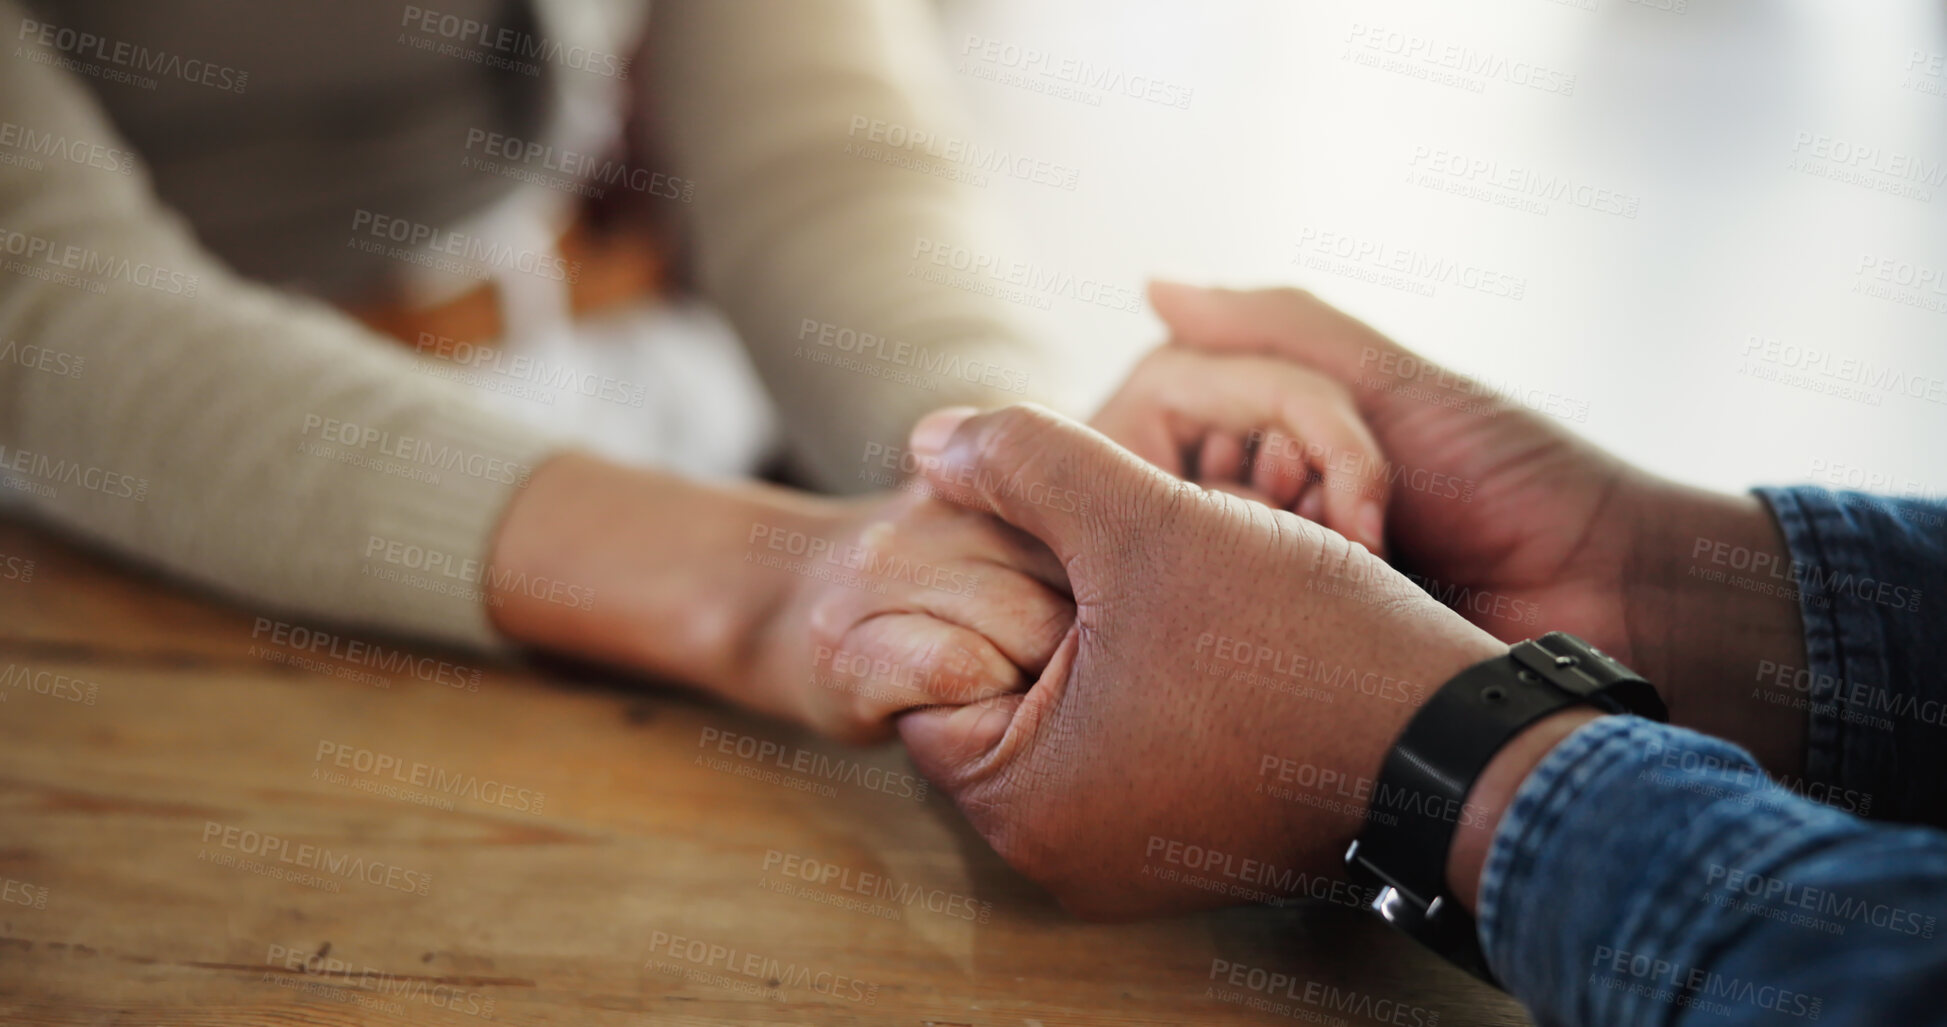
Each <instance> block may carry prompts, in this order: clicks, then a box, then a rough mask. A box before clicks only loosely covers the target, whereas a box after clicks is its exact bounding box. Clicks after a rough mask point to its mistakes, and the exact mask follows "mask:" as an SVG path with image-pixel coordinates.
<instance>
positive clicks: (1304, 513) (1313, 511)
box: [1291, 485, 1325, 524]
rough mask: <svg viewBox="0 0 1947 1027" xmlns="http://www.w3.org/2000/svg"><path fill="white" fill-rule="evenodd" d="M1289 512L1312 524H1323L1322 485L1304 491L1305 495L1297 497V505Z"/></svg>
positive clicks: (1323, 503)
mask: <svg viewBox="0 0 1947 1027" xmlns="http://www.w3.org/2000/svg"><path fill="white" fill-rule="evenodd" d="M1291 512H1292V513H1295V514H1297V515H1298V516H1300V517H1303V518H1304V519H1306V520H1308V521H1311V522H1313V523H1314V524H1323V523H1325V521H1324V515H1325V489H1324V487H1323V486H1322V485H1313V486H1312V487H1310V488H1308V489H1306V490H1305V494H1304V495H1302V496H1299V497H1298V505H1297V506H1296V507H1295V508H1293V509H1292V511H1291Z"/></svg>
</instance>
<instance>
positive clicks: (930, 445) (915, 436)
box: [908, 407, 980, 456]
mask: <svg viewBox="0 0 1947 1027" xmlns="http://www.w3.org/2000/svg"><path fill="white" fill-rule="evenodd" d="M979 412H980V411H978V410H976V409H974V408H973V407H941V408H940V409H938V410H935V411H933V412H932V413H930V414H927V415H926V416H925V417H922V418H920V419H919V422H918V423H917V424H914V425H913V432H912V434H911V435H910V436H908V441H909V442H910V443H911V444H912V447H913V452H915V453H917V454H921V455H925V456H932V455H934V454H936V453H938V452H939V451H940V450H943V449H945V448H946V444H947V440H949V439H951V438H953V432H954V430H955V429H957V428H959V427H960V425H961V424H962V423H964V422H965V421H966V420H967V418H969V417H972V416H973V415H975V414H977V413H979Z"/></svg>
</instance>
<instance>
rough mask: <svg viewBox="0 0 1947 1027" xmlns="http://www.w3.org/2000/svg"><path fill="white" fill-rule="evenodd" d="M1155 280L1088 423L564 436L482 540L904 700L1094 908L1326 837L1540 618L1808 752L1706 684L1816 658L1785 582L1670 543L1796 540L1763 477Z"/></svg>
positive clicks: (1023, 864) (700, 676)
mask: <svg viewBox="0 0 1947 1027" xmlns="http://www.w3.org/2000/svg"><path fill="white" fill-rule="evenodd" d="M1151 301H1152V303H1153V304H1154V306H1155V307H1156V309H1157V311H1158V312H1159V313H1160V314H1161V315H1162V317H1163V320H1164V321H1165V323H1166V324H1167V325H1168V327H1169V329H1170V334H1171V340H1170V342H1169V343H1168V344H1167V345H1165V346H1163V347H1161V348H1159V349H1158V350H1156V351H1154V352H1153V353H1151V354H1150V355H1149V356H1147V357H1146V358H1145V359H1144V360H1143V361H1142V362H1141V363H1140V364H1139V365H1138V367H1137V368H1136V370H1135V372H1134V373H1133V374H1132V376H1131V377H1130V379H1129V380H1128V381H1127V382H1126V383H1125V384H1124V385H1123V387H1122V388H1121V389H1120V391H1118V392H1117V393H1116V394H1115V396H1114V397H1113V398H1111V399H1110V400H1109V402H1108V403H1107V404H1106V405H1105V406H1104V407H1103V409H1102V410H1101V411H1100V412H1099V413H1098V414H1097V415H1096V417H1095V418H1094V419H1093V421H1092V426H1086V427H1085V426H1083V425H1081V424H1078V423H1075V422H1073V421H1070V420H1067V419H1064V418H1062V417H1059V416H1057V415H1055V414H1052V413H1049V412H1047V411H1045V410H1042V409H1039V408H1034V407H1009V408H1005V409H1001V410H996V411H991V412H986V413H976V412H974V411H971V410H966V409H959V410H943V411H938V412H935V413H934V414H932V415H930V416H929V417H927V418H925V419H923V420H922V421H921V422H920V423H919V424H918V425H917V426H916V427H915V428H914V430H913V433H912V438H911V441H910V446H909V451H908V452H907V453H905V454H901V455H900V458H899V464H898V466H899V467H900V468H901V469H903V470H906V471H908V472H913V477H912V478H911V479H910V480H909V481H908V482H907V484H906V487H905V488H904V489H902V490H900V491H895V492H893V493H890V494H881V495H879V496H874V497H867V498H861V499H831V498H826V497H818V496H811V495H808V494H805V493H801V492H796V491H792V490H788V489H781V488H776V487H774V486H769V485H764V484H761V483H737V484H708V483H695V482H688V481H685V480H683V479H680V478H676V477H672V476H668V475H660V474H657V473H655V472H649V471H639V470H633V469H624V468H618V467H615V466H613V465H609V464H606V463H604V462H602V461H600V460H597V459H593V458H589V457H585V456H577V455H564V456H562V457H559V458H557V459H555V460H552V461H550V462H549V463H548V464H547V465H545V466H544V467H542V468H541V469H540V470H539V471H538V472H537V474H536V475H535V478H534V481H533V483H532V485H531V486H530V488H529V489H528V490H527V491H526V493H525V494H524V495H523V497H522V498H520V499H519V500H517V501H516V502H515V503H514V504H513V505H512V507H511V508H510V510H509V513H508V514H507V515H506V517H505V519H504V520H503V522H502V525H501V527H500V529H499V532H498V535H497V540H496V544H495V548H494V555H493V561H494V564H495V566H496V568H499V569H504V570H506V571H508V572H509V574H507V575H505V576H506V577H508V578H510V579H520V578H521V577H522V576H523V575H525V576H526V577H527V578H534V577H537V576H538V577H541V578H546V579H548V580H557V581H573V582H578V583H583V584H587V585H591V586H592V587H593V588H594V591H595V593H596V594H597V596H598V601H597V602H596V603H595V604H593V606H592V608H590V609H587V610H579V609H569V608H566V607H563V606H560V605H557V604H551V603H547V602H544V601H539V600H536V599H535V598H533V596H532V595H529V594H526V593H523V592H518V591H513V592H508V593H506V594H504V595H496V596H495V597H494V599H495V603H494V605H493V606H492V608H491V616H492V617H493V619H494V622H495V624H496V625H497V626H498V627H499V628H500V629H501V630H502V631H503V632H504V633H505V634H506V635H507V636H508V637H509V638H510V639H513V640H515V641H517V642H524V643H528V644H535V645H540V646H543V647H546V648H550V649H555V650H560V651H566V652H570V653H575V654H577V655H580V656H583V657H593V658H596V659H601V660H605V661H609V662H614V663H617V664H620V665H623V666H628V667H632V668H636V669H639V670H644V671H648V672H651V673H653V674H656V675H658V676H660V677H664V678H666V679H669V680H673V681H681V682H686V683H690V684H692V685H695V686H697V687H701V688H704V689H706V690H708V691H710V692H711V693H713V694H716V695H718V696H721V697H723V698H725V699H728V700H731V701H733V702H737V703H739V704H742V705H744V706H747V707H751V708H754V709H758V710H761V711H764V712H768V713H771V714H774V715H777V716H781V717H785V718H787V719H792V720H795V721H798V722H800V723H804V724H807V725H809V726H811V727H813V728H815V729H817V730H819V731H821V732H823V733H825V734H827V735H830V736H832V737H835V738H839V739H842V740H846V741H855V742H869V741H877V740H882V739H884V738H887V737H889V736H890V735H892V734H893V733H895V732H896V733H897V734H898V735H899V736H900V737H901V738H902V739H903V740H904V742H905V743H906V745H907V747H908V749H909V750H910V752H911V754H912V758H913V760H914V761H915V763H916V764H917V765H918V767H919V768H920V769H921V770H922V771H923V772H925V773H926V774H927V775H928V776H929V777H930V778H931V779H932V780H933V781H934V782H936V784H938V785H939V786H940V787H941V788H942V789H943V790H944V791H945V792H946V793H947V794H949V795H951V796H952V797H953V798H954V799H955V800H956V801H957V802H958V803H959V805H960V806H961V808H962V809H963V810H964V811H965V812H966V814H967V816H968V818H969V819H970V820H971V821H972V822H973V824H974V825H975V826H976V827H977V828H978V829H979V830H980V831H981V832H982V833H983V834H984V835H985V837H986V838H987V839H988V840H989V841H990V842H992V843H993V845H994V846H995V848H996V849H997V850H999V852H1000V853H1001V854H1002V855H1003V856H1005V857H1006V858H1007V859H1008V860H1009V861H1010V862H1012V863H1013V864H1014V865H1015V866H1016V867H1018V868H1019V869H1021V870H1022V871H1024V872H1025V873H1026V874H1027V875H1028V876H1030V877H1032V878H1034V879H1036V880H1038V881H1040V882H1041V883H1042V884H1044V885H1046V886H1047V887H1048V888H1049V889H1050V890H1051V891H1052V892H1053V893H1054V894H1055V895H1056V896H1057V897H1058V898H1060V899H1061V900H1062V901H1063V902H1064V903H1066V904H1067V905H1068V906H1069V907H1071V908H1072V909H1074V910H1075V911H1077V912H1080V913H1085V914H1091V915H1097V916H1127V915H1140V914H1145V913H1152V912H1163V911H1168V910H1177V909H1186V908H1193V907H1197V906H1206V905H1215V904H1220V903H1225V902H1230V901H1234V900H1235V899H1234V897H1233V896H1231V895H1229V894H1225V893H1223V892H1220V891H1202V890H1198V889H1197V888H1195V887H1192V886H1190V885H1187V884H1185V883H1183V881H1182V879H1183V878H1186V877H1188V878H1194V877H1197V876H1199V875H1197V874H1196V873H1194V872H1190V873H1184V872H1182V871H1186V870H1187V871H1194V870H1195V869H1196V868H1195V867H1189V866H1182V865H1176V866H1172V865H1169V864H1170V862H1171V861H1172V859H1174V858H1177V857H1178V856H1180V854H1183V853H1190V852H1194V853H1198V854H1201V855H1200V856H1199V858H1200V859H1202V860H1221V861H1223V862H1224V864H1225V865H1230V866H1237V865H1245V864H1246V861H1254V862H1253V864H1252V865H1257V866H1262V867H1266V868H1270V869H1269V870H1267V871H1266V875H1267V876H1268V877H1270V878H1274V879H1278V880H1292V879H1294V877H1295V875H1299V874H1304V875H1317V874H1320V873H1327V872H1332V871H1335V870H1336V862H1337V859H1338V856H1339V854H1340V853H1341V852H1342V851H1343V847H1344V845H1345V843H1346V842H1348V841H1349V840H1350V839H1352V838H1353V837H1356V836H1357V834H1358V832H1359V830H1360V828H1361V826H1362V824H1363V823H1364V821H1365V817H1366V815H1367V813H1368V809H1367V803H1368V800H1369V798H1370V796H1371V792H1372V790H1373V787H1374V785H1373V780H1374V778H1375V777H1376V775H1377V772H1378V769H1379V765H1380V763H1381V761H1382V759H1383V756H1384V753H1385V751H1386V749H1387V747H1388V746H1389V745H1390V744H1391V741H1392V739H1393V738H1394V737H1395V736H1396V735H1397V734H1398V732H1399V730H1400V728H1401V727H1402V726H1403V725H1404V723H1405V722H1406V720H1407V719H1408V718H1409V717H1410V716H1411V714H1412V713H1413V711H1414V710H1415V708H1416V707H1417V706H1418V704H1419V703H1421V702H1423V701H1424V700H1425V698H1426V697H1427V696H1428V695H1429V694H1431V692H1432V691H1433V690H1435V689H1437V688H1439V687H1440V686H1441V685H1442V684H1443V683H1445V682H1446V681H1447V680H1448V679H1449V678H1450V677H1451V676H1452V675H1454V674H1455V673H1457V672H1458V671H1460V670H1461V669H1463V668H1465V667H1466V666H1468V665H1469V664H1472V663H1474V662H1478V661H1480V660H1483V659H1486V658H1488V657H1490V656H1492V655H1494V654H1495V653H1498V652H1500V651H1502V650H1503V648H1504V646H1505V645H1506V643H1508V642H1512V641H1515V640H1518V639H1521V638H1526V637H1531V636H1534V635H1537V634H1540V633H1542V632H1544V631H1548V630H1556V629H1559V630H1564V631H1569V632H1572V633H1574V634H1577V635H1580V636H1581V637H1583V638H1585V639H1587V640H1588V641H1590V642H1592V643H1593V644H1595V645H1597V646H1598V647H1600V648H1602V649H1604V650H1605V651H1607V652H1609V653H1611V654H1612V655H1614V656H1616V657H1617V658H1618V659H1620V660H1622V661H1623V662H1624V663H1626V664H1628V665H1630V666H1632V667H1634V668H1635V669H1637V670H1638V671H1640V672H1642V673H1644V674H1645V675H1646V676H1647V677H1649V678H1650V680H1652V681H1655V682H1657V683H1658V685H1659V687H1660V688H1661V690H1662V691H1663V694H1664V699H1665V702H1666V704H1668V706H1669V707H1670V710H1671V714H1672V720H1674V721H1676V722H1677V723H1680V724H1684V725H1685V726H1691V727H1695V728H1698V729H1699V730H1704V731H1707V732H1710V733H1714V734H1719V735H1721V736H1723V737H1725V738H1727V739H1729V740H1731V741H1734V742H1737V743H1739V744H1742V745H1745V746H1746V747H1747V748H1751V749H1753V750H1754V751H1755V752H1757V754H1758V755H1759V757H1760V759H1761V760H1763V761H1764V762H1765V763H1766V765H1767V766H1772V767H1776V768H1781V769H1786V770H1789V769H1791V766H1790V761H1791V760H1792V759H1794V758H1796V753H1797V751H1798V741H1799V740H1800V739H1802V726H1797V727H1794V725H1795V724H1796V723H1797V722H1796V721H1794V720H1792V719H1791V717H1790V715H1789V713H1788V712H1784V713H1778V712H1774V711H1770V710H1766V709H1759V710H1755V711H1754V710H1753V709H1752V708H1751V707H1750V704H1749V703H1745V702H1742V701H1740V699H1741V697H1739V696H1731V695H1729V694H1728V693H1720V692H1712V691H1710V690H1709V689H1708V688H1707V687H1706V685H1708V684H1710V683H1711V682H1716V683H1718V684H1719V685H1721V683H1722V682H1723V681H1734V680H1735V679H1736V677H1737V668H1739V667H1744V668H1746V671H1747V672H1748V667H1749V666H1750V665H1753V660H1754V658H1755V657H1757V656H1763V657H1765V658H1770V659H1773V660H1776V661H1781V662H1791V661H1792V660H1794V659H1797V660H1800V661H1802V659H1803V643H1802V640H1800V639H1798V637H1797V631H1798V628H1797V620H1796V611H1795V610H1794V609H1792V608H1790V607H1789V605H1788V604H1779V603H1776V602H1765V601H1758V600H1750V601H1744V600H1739V601H1741V602H1744V606H1742V607H1739V608H1738V609H1736V610H1732V609H1731V608H1730V607H1728V606H1727V605H1726V604H1727V602H1729V601H1730V600H1729V599H1727V596H1726V595H1725V594H1724V593H1723V590H1721V589H1716V590H1710V589H1703V590H1700V589H1698V588H1697V587H1696V586H1695V582H1694V580H1693V579H1692V578H1689V577H1686V576H1685V574H1684V571H1685V570H1686V564H1685V562H1684V561H1683V560H1682V559H1681V554H1683V553H1688V552H1691V551H1692V549H1691V545H1690V543H1691V542H1693V541H1694V538H1693V537H1691V536H1694V535H1696V534H1698V533H1706V534H1709V535H1710V536H1711V537H1713V538H1725V539H1733V540H1741V544H1742V543H1748V544H1749V545H1751V546H1754V547H1758V546H1767V545H1769V546H1772V547H1777V546H1779V545H1781V542H1780V541H1779V539H1778V536H1777V532H1776V528H1775V526H1774V525H1773V524H1772V523H1771V521H1770V519H1769V515H1768V513H1767V511H1766V510H1765V509H1764V507H1763V506H1762V504H1761V503H1760V502H1759V501H1758V500H1757V499H1755V498H1753V497H1750V496H1719V495H1715V494H1709V493H1704V492H1701V491H1699V490H1694V489H1685V488H1683V487H1681V486H1676V485H1673V484H1671V483H1668V482H1664V481H1661V480H1659V479H1656V478H1654V477H1652V476H1650V475H1648V474H1646V473H1644V472H1642V471H1640V470H1638V469H1636V468H1633V467H1631V466H1629V465H1628V464H1625V463H1623V462H1622V461H1620V460H1618V459H1616V458H1615V457H1613V456H1611V455H1609V454H1608V453H1606V452H1604V451H1602V450H1601V449H1599V448H1596V447H1595V446H1593V445H1590V444H1589V443H1587V442H1585V441H1583V440H1582V439H1580V438H1579V437H1577V436H1576V435H1574V434H1573V433H1571V432H1569V431H1567V430H1566V429H1564V428H1563V427H1561V426H1560V425H1559V424H1556V423H1555V422H1553V421H1550V420H1548V419H1547V418H1544V417H1542V416H1540V415H1539V414H1537V413H1535V412H1533V411H1531V410H1528V409H1525V408H1523V407H1521V406H1519V405H1515V404H1511V403H1509V402H1507V401H1505V400H1504V399H1502V398H1500V397H1498V396H1497V395H1495V394H1493V393H1492V392H1491V391H1488V390H1484V389H1481V388H1479V387H1477V386H1476V385H1475V384H1474V383H1472V382H1470V381H1468V380H1467V379H1465V378H1464V377H1461V376H1458V375H1454V374H1452V373H1450V372H1447V371H1444V370H1442V369H1440V368H1439V367H1438V366H1436V365H1434V364H1431V363H1429V362H1427V361H1426V360H1424V359H1422V358H1419V357H1417V356H1416V355H1414V354H1413V353H1411V352H1409V351H1407V350H1405V349H1403V348H1402V347H1400V346H1399V345H1397V344H1396V343H1394V342H1392V341H1391V340H1390V339H1387V338H1386V337H1384V336H1382V335H1380V334H1379V333H1378V332H1376V331H1374V330H1373V329H1371V328H1369V327H1367V326H1366V325H1364V324H1362V323H1360V322H1358V321H1356V320H1354V319H1352V318H1350V317H1347V316H1346V315H1344V314H1342V313H1340V312H1338V311H1336V310H1334V309H1332V308H1331V307H1329V306H1327V305H1325V304H1324V303H1321V302H1320V301H1318V300H1317V299H1315V298H1313V297H1311V296H1309V295H1307V294H1305V293H1302V292H1297V291H1293V290H1269V291H1260V292H1231V291H1222V290H1204V289H1195V288H1190V287H1186V286H1170V285H1161V284H1159V285H1157V286H1154V287H1152V289H1151ZM874 470H876V468H875V469H874ZM1409 574H1410V575H1411V577H1409V576H1408V575H1409ZM1435 596H1438V597H1439V598H1438V599H1436V598H1435ZM1794 647H1795V648H1794ZM1793 652H1796V653H1797V656H1796V657H1794V656H1793V655H1792V653H1793ZM1781 709H1782V708H1781ZM1767 718H1770V719H1768V720H1767ZM1794 731H1797V732H1798V735H1797V736H1794V733H1793V732H1794ZM1456 851H1458V850H1456ZM1159 861H1160V862H1159ZM1303 879H1313V878H1311V877H1307V878H1303Z"/></svg>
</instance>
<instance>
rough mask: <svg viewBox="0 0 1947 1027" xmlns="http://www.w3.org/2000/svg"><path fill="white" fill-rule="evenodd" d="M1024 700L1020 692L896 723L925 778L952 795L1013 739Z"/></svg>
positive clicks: (907, 717) (912, 714)
mask: <svg viewBox="0 0 1947 1027" xmlns="http://www.w3.org/2000/svg"><path fill="white" fill-rule="evenodd" d="M1024 699H1026V696H1024V695H1022V694H1020V693H1018V692H1016V693H1013V694H1009V695H1003V696H997V697H995V698H993V699H989V700H987V701H985V702H978V703H969V704H968V705H965V706H930V707H926V708H924V709H917V710H912V711H910V712H907V713H904V714H902V715H900V717H899V719H898V720H897V721H896V722H895V723H896V726H897V727H898V729H899V740H900V741H902V742H905V743H906V751H907V753H908V754H909V755H910V756H911V757H912V760H913V766H914V767H915V768H916V769H918V770H919V772H920V775H921V776H923V777H925V778H926V779H927V780H929V781H933V782H937V783H938V784H939V785H940V786H941V787H943V788H945V789H947V790H948V791H949V792H952V791H954V790H955V789H956V788H957V787H958V786H959V785H960V784H961V782H962V781H963V780H964V779H965V778H966V777H967V776H968V775H969V772H970V771H972V770H973V769H974V768H975V767H976V766H978V764H979V763H980V762H981V760H982V759H983V757H985V756H987V755H988V754H989V753H991V752H993V751H994V749H995V748H996V747H997V746H999V745H1000V743H1001V740H1002V739H1003V738H1005V737H1006V736H1007V729H1008V727H1010V726H1011V725H1012V724H1013V722H1014V713H1015V711H1016V710H1018V709H1019V708H1020V706H1021V703H1022V701H1023V700H1024Z"/></svg>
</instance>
